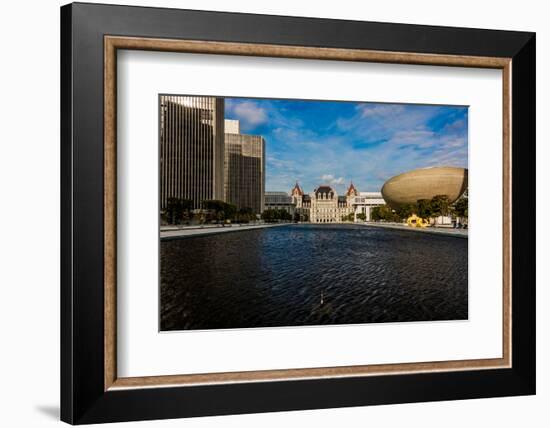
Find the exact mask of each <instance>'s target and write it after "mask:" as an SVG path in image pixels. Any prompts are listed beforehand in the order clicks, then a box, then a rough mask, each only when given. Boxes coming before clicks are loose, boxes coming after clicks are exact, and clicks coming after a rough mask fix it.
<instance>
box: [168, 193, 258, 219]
mask: <svg viewBox="0 0 550 428" xmlns="http://www.w3.org/2000/svg"><path fill="white" fill-rule="evenodd" d="M201 207H202V209H201V210H197V211H195V210H193V201H192V200H190V199H180V198H168V200H167V201H166V209H165V210H164V212H163V213H162V216H163V220H164V221H165V222H166V223H168V224H185V223H190V222H191V221H192V220H195V221H197V222H199V223H209V222H215V221H217V222H226V221H235V222H238V223H248V222H249V221H252V220H256V215H255V214H254V212H253V210H252V208H241V209H237V207H236V206H235V205H233V204H229V203H227V202H224V201H219V200H215V199H213V200H205V201H202V203H201Z"/></svg>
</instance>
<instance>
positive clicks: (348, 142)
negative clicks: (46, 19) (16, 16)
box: [61, 3, 535, 424]
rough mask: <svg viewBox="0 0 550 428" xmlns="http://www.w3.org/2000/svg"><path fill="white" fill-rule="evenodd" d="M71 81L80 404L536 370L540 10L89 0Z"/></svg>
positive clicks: (522, 385) (471, 390)
mask: <svg viewBox="0 0 550 428" xmlns="http://www.w3.org/2000/svg"><path fill="white" fill-rule="evenodd" d="M61 104H62V111H61V129H62V138H61V156H62V159H61V160H62V162H61V164H62V171H61V187H62V189H61V191H62V206H61V212H62V219H61V222H62V234H61V243H62V265H61V271H62V282H61V338H62V343H61V357H62V361H61V367H62V370H61V374H62V376H61V389H62V396H61V403H62V404H61V410H62V415H61V417H62V420H64V421H66V422H69V423H72V424H85V423H97V422H115V421H129V420H144V419H160V418H176V417H189V416H201V415H222V414H231V413H250V412H268V411H282V410H297V409H313V408H326V407H343V406H361V405H371V404H388V403H404V402H415V401H434V400H451V399H464V398H477V397H496V396H507V395H508V396H509V395H527V394H534V393H535V259H534V251H535V223H534V221H533V219H532V217H533V215H534V214H530V217H529V215H528V216H527V217H525V214H524V213H534V207H535V196H534V180H535V35H534V34H533V33H525V32H509V31H495V30H480V29H464V28H446V27H431V26H430V27H428V26H417V25H406V24H389V23H388V24H385V23H371V22H356V21H339V20H327V19H312V18H297V17H282V16H265V15H249V14H233V13H219V12H204V11H200V12H199V11H190V10H175V9H157V8H141V7H127V6H108V5H92V4H79V3H75V4H70V5H67V6H64V7H62V8H61ZM514 207H516V208H515V209H514ZM519 207H521V210H520V208H519ZM520 211H521V213H523V214H522V215H520V214H519V213H520Z"/></svg>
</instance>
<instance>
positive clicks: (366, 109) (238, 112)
mask: <svg viewBox="0 0 550 428" xmlns="http://www.w3.org/2000/svg"><path fill="white" fill-rule="evenodd" d="M225 117H226V118H227V119H238V120H240V125H241V133H243V134H253V135H262V136H263V137H264V138H265V141H266V190H267V191H285V192H288V191H289V190H290V189H291V187H292V186H293V185H294V183H295V182H296V181H298V182H299V183H300V185H301V186H302V187H303V189H304V191H306V192H311V191H313V189H314V188H315V187H317V186H318V185H320V184H330V185H332V186H333V187H334V188H335V189H336V191H337V192H338V193H342V192H343V191H345V189H346V188H347V186H348V185H349V183H350V181H351V180H353V183H354V184H355V186H356V187H357V189H358V190H359V191H378V190H380V188H381V187H382V184H383V183H384V182H385V181H386V180H387V179H388V178H390V177H392V176H394V175H396V174H399V173H401V172H405V171H408V170H411V169H415V168H424V167H429V166H436V165H437V166H458V167H465V168H467V166H468V108H467V107H455V106H429V105H414V104H383V103H355V102H333V101H303V100H274V99H249V98H226V100H225Z"/></svg>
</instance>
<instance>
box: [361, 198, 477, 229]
mask: <svg viewBox="0 0 550 428" xmlns="http://www.w3.org/2000/svg"><path fill="white" fill-rule="evenodd" d="M413 214H416V215H417V216H418V217H421V218H424V219H431V218H437V217H441V216H453V217H458V218H461V219H466V218H468V196H467V195H463V196H461V197H460V198H459V199H458V200H457V201H456V202H455V203H454V204H451V203H450V202H449V198H448V197H447V196H445V195H437V196H434V197H433V198H432V199H431V200H430V199H420V200H418V201H417V202H416V204H403V205H401V206H399V208H397V209H395V210H394V209H392V208H391V207H390V206H389V205H381V206H379V207H374V208H373V209H372V210H371V220H373V221H381V220H382V221H392V222H401V221H404V220H406V219H408V218H409V217H410V216H412V215H413Z"/></svg>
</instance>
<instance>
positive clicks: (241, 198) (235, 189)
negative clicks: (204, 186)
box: [224, 120, 265, 214]
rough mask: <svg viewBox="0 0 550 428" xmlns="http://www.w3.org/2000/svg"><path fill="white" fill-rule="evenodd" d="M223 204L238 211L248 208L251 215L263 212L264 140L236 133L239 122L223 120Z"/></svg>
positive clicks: (257, 136)
mask: <svg viewBox="0 0 550 428" xmlns="http://www.w3.org/2000/svg"><path fill="white" fill-rule="evenodd" d="M226 127H227V129H228V130H229V131H233V132H235V131H236V132H237V133H227V132H226V134H225V177H224V181H225V183H224V185H225V201H226V202H228V203H230V204H234V205H236V206H237V208H238V209H242V208H251V209H252V212H253V213H254V214H261V213H262V212H263V211H264V192H265V141H264V139H263V138H262V137H261V136H259V135H245V134H240V133H238V132H239V123H238V121H235V120H231V121H230V120H226Z"/></svg>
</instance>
